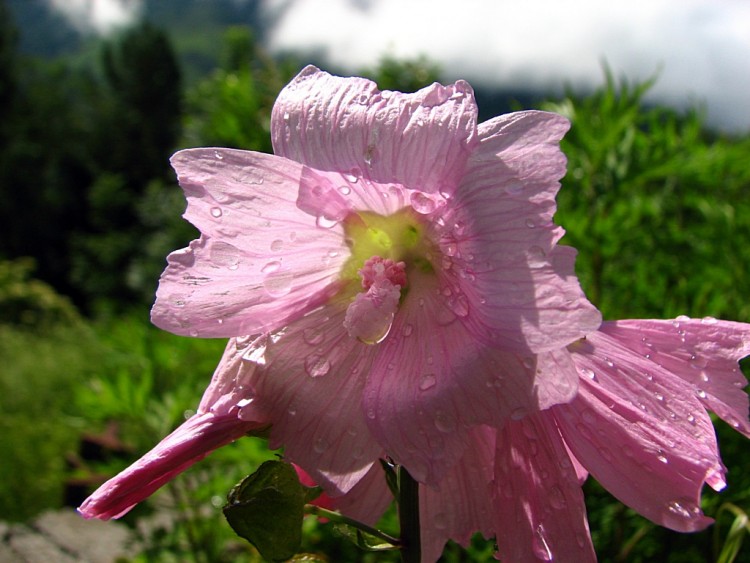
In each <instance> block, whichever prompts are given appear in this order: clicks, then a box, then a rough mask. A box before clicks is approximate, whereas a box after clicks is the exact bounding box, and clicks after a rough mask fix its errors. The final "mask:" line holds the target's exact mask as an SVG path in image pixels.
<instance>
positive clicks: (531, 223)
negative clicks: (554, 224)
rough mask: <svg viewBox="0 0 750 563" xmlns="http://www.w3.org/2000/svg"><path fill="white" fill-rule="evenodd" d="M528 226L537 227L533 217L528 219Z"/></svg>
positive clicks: (530, 227)
mask: <svg viewBox="0 0 750 563" xmlns="http://www.w3.org/2000/svg"><path fill="white" fill-rule="evenodd" d="M526 226H527V227H528V228H529V229H533V228H534V227H535V223H534V220H533V219H526Z"/></svg>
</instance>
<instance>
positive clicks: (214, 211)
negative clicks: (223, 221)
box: [211, 207, 222, 219]
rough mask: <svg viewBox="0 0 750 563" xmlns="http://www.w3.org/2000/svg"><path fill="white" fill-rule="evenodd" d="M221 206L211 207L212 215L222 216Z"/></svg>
mask: <svg viewBox="0 0 750 563" xmlns="http://www.w3.org/2000/svg"><path fill="white" fill-rule="evenodd" d="M221 214H222V212H221V208H220V207H212V208H211V216H212V217H216V218H217V219H218V218H219V217H221Z"/></svg>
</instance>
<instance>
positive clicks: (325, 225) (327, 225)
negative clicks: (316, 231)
mask: <svg viewBox="0 0 750 563" xmlns="http://www.w3.org/2000/svg"><path fill="white" fill-rule="evenodd" d="M315 224H316V225H317V226H318V227H320V228H321V229H332V228H333V227H335V226H336V225H338V224H339V222H338V221H335V220H333V219H328V218H326V217H324V216H323V215H320V216H319V217H318V218H317V219H315Z"/></svg>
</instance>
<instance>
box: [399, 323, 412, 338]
mask: <svg viewBox="0 0 750 563" xmlns="http://www.w3.org/2000/svg"><path fill="white" fill-rule="evenodd" d="M413 332H414V325H411V324H409V323H406V324H405V325H404V328H403V329H402V330H401V334H403V335H404V336H411V334H412V333H413Z"/></svg>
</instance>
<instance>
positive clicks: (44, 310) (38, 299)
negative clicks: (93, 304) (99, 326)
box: [0, 258, 81, 331]
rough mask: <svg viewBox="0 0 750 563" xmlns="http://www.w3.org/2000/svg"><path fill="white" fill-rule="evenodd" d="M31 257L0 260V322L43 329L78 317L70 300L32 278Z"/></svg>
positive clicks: (34, 266) (71, 322) (77, 319)
mask: <svg viewBox="0 0 750 563" xmlns="http://www.w3.org/2000/svg"><path fill="white" fill-rule="evenodd" d="M35 268H36V265H35V263H34V260H33V258H18V259H17V260H0V325H3V324H5V325H13V326H18V327H26V328H35V329H36V330H38V331H40V330H44V329H45V328H49V327H51V326H54V325H57V324H61V323H68V324H78V323H80V322H81V318H80V316H79V314H78V311H77V310H76V309H75V307H74V306H73V304H72V303H71V302H70V300H69V299H68V298H67V297H65V296H63V295H60V294H59V293H57V292H56V291H55V290H54V289H53V288H52V287H51V286H50V285H49V284H46V283H44V282H43V281H40V280H37V279H33V278H32V277H31V274H32V273H33V272H34V269H35Z"/></svg>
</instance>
